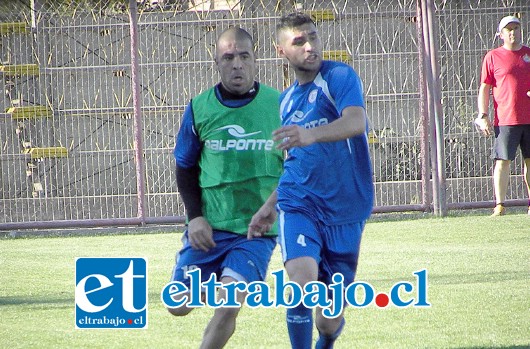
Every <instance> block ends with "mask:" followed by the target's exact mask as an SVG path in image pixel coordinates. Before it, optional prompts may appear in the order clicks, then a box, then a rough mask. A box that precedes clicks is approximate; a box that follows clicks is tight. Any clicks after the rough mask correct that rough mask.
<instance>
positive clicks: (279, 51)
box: [275, 44, 285, 58]
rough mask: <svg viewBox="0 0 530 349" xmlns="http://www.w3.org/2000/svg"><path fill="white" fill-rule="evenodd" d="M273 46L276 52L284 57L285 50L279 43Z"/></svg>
mask: <svg viewBox="0 0 530 349" xmlns="http://www.w3.org/2000/svg"><path fill="white" fill-rule="evenodd" d="M275 47H276V53H277V54H278V56H279V57H281V58H285V52H284V50H283V47H282V46H281V45H280V44H276V45H275Z"/></svg>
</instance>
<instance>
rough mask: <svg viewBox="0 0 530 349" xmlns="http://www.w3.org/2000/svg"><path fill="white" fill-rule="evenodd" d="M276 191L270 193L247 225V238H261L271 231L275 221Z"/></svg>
mask: <svg viewBox="0 0 530 349" xmlns="http://www.w3.org/2000/svg"><path fill="white" fill-rule="evenodd" d="M277 198H278V196H277V193H276V190H275V191H273V192H272V194H271V195H270V196H269V198H268V199H267V201H266V202H265V203H264V204H263V206H261V207H260V209H259V210H258V212H256V213H255V214H254V216H252V219H251V220H250V224H249V225H248V232H247V238H248V239H252V238H255V237H260V236H263V234H265V233H266V232H268V231H269V230H271V228H272V225H273V224H274V222H275V221H276V216H277V213H276V201H277Z"/></svg>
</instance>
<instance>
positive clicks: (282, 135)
mask: <svg viewBox="0 0 530 349" xmlns="http://www.w3.org/2000/svg"><path fill="white" fill-rule="evenodd" d="M364 132H366V113H365V110H364V108H362V107H347V108H345V109H344V110H343V111H342V115H341V117H340V118H339V119H337V120H335V121H333V122H332V123H330V124H327V125H323V126H319V127H315V128H311V129H306V128H303V127H300V126H298V125H288V126H283V127H281V128H279V129H278V130H276V131H274V132H273V139H274V141H281V143H280V144H279V145H278V146H277V148H278V149H281V150H289V149H290V148H293V147H304V146H307V145H310V144H313V143H320V142H335V141H340V140H342V139H346V138H350V137H353V136H357V135H360V134H362V133H364Z"/></svg>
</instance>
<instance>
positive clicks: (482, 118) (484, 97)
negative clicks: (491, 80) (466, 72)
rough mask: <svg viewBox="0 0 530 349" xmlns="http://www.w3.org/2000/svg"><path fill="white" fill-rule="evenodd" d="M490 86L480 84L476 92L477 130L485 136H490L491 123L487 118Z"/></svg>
mask: <svg viewBox="0 0 530 349" xmlns="http://www.w3.org/2000/svg"><path fill="white" fill-rule="evenodd" d="M490 90H491V85H488V84H485V83H482V84H480V88H479V90H478V116H477V118H476V119H475V125H477V129H478V130H479V131H480V132H482V133H483V134H484V135H485V136H489V135H491V134H492V127H491V122H490V119H489V117H488V106H489V102H490Z"/></svg>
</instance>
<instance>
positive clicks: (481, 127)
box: [474, 115, 493, 136]
mask: <svg viewBox="0 0 530 349" xmlns="http://www.w3.org/2000/svg"><path fill="white" fill-rule="evenodd" d="M474 123H475V127H476V129H477V131H479V132H481V133H482V134H483V135H484V136H490V135H491V134H492V131H493V130H492V127H491V123H490V119H489V118H487V117H485V118H484V117H482V115H479V116H477V118H476V119H475V121H474Z"/></svg>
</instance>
